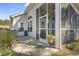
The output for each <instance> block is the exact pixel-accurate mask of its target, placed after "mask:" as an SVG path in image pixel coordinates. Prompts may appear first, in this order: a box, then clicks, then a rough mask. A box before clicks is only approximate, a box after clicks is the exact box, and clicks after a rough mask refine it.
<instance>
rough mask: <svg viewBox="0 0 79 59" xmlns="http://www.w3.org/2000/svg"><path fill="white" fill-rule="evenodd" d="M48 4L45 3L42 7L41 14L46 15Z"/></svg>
mask: <svg viewBox="0 0 79 59" xmlns="http://www.w3.org/2000/svg"><path fill="white" fill-rule="evenodd" d="M46 7H47V4H46V3H44V4H43V5H42V6H41V7H40V16H44V15H46V14H47V8H46Z"/></svg>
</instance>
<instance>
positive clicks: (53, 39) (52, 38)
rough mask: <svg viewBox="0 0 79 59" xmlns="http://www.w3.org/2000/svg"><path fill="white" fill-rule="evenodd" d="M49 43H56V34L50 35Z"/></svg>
mask: <svg viewBox="0 0 79 59" xmlns="http://www.w3.org/2000/svg"><path fill="white" fill-rule="evenodd" d="M48 43H49V44H51V45H53V44H55V36H54V35H48Z"/></svg>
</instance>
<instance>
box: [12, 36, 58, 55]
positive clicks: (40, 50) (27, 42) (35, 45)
mask: <svg viewBox="0 0 79 59" xmlns="http://www.w3.org/2000/svg"><path fill="white" fill-rule="evenodd" d="M13 51H15V52H17V53H20V54H21V55H25V56H51V55H52V52H56V51H57V49H54V48H51V47H50V46H47V45H46V44H43V43H41V42H39V41H38V40H35V39H33V38H30V37H28V36H27V37H17V44H15V45H14V47H13Z"/></svg>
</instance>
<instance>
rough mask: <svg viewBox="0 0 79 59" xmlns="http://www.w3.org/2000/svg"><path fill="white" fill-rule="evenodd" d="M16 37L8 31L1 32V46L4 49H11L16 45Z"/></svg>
mask: <svg viewBox="0 0 79 59" xmlns="http://www.w3.org/2000/svg"><path fill="white" fill-rule="evenodd" d="M14 41H15V37H14V36H13V34H12V33H11V32H10V31H8V30H0V45H1V46H2V47H3V46H5V47H11V45H12V44H13V43H14Z"/></svg>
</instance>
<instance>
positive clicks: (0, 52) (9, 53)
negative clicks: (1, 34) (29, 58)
mask: <svg viewBox="0 0 79 59" xmlns="http://www.w3.org/2000/svg"><path fill="white" fill-rule="evenodd" d="M0 55H1V56H14V55H15V56H16V55H17V53H16V52H14V51H12V50H11V49H10V48H7V47H0Z"/></svg>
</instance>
